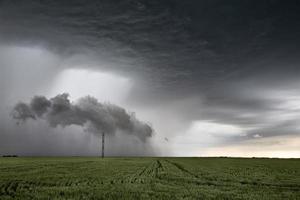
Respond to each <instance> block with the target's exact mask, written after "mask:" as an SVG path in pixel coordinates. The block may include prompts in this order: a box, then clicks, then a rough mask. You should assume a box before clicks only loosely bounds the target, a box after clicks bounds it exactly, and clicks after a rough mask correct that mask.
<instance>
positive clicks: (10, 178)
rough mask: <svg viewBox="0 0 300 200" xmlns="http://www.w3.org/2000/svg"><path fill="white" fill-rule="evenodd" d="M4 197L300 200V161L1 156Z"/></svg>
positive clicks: (0, 186) (0, 180)
mask: <svg viewBox="0 0 300 200" xmlns="http://www.w3.org/2000/svg"><path fill="white" fill-rule="evenodd" d="M0 199H1V200H4V199H22V200H23V199H300V159H290V160H284V159H239V158H104V159H101V158H76V157H74V158H0Z"/></svg>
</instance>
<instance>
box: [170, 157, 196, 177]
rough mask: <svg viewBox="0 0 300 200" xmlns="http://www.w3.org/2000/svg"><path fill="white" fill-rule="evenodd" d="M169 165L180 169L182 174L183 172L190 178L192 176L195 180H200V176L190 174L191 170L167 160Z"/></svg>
mask: <svg viewBox="0 0 300 200" xmlns="http://www.w3.org/2000/svg"><path fill="white" fill-rule="evenodd" d="M165 161H166V162H167V163H169V164H171V165H173V166H174V167H175V168H176V169H178V170H179V171H180V172H182V173H183V174H188V175H189V176H192V177H193V178H199V176H198V175H196V174H194V173H192V172H190V171H189V170H187V169H186V168H184V167H183V166H182V165H180V164H178V163H175V162H171V161H169V160H165Z"/></svg>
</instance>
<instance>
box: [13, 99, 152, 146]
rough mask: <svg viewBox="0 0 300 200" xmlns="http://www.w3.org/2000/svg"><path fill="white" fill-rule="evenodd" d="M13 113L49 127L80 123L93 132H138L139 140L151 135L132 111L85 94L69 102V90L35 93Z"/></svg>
mask: <svg viewBox="0 0 300 200" xmlns="http://www.w3.org/2000/svg"><path fill="white" fill-rule="evenodd" d="M12 117H13V118H14V119H16V120H18V123H19V122H25V121H26V120H28V119H33V120H37V119H44V120H46V121H47V122H48V123H49V125H50V126H51V127H57V126H59V125H60V126H62V127H66V126H70V125H78V126H82V127H83V128H84V130H85V131H88V132H90V133H93V134H102V132H104V133H105V134H108V135H114V134H115V133H116V132H117V131H120V132H121V133H124V134H127V135H134V136H137V137H138V138H139V139H140V140H141V141H142V142H145V141H146V140H147V138H149V137H151V136H152V135H153V132H154V130H153V128H152V127H151V126H150V125H148V124H147V123H144V122H142V121H140V120H138V119H137V118H136V117H135V114H134V113H129V112H127V111H126V110H125V109H124V108H121V107H119V106H117V105H113V104H109V103H100V102H99V101H98V100H97V99H96V98H94V97H91V96H86V97H83V98H80V99H79V100H78V101H77V102H71V101H70V99H69V94H67V93H63V94H59V95H57V96H55V97H53V98H51V99H47V98H46V97H44V96H35V97H33V99H32V100H31V102H30V103H23V102H21V103H18V104H17V105H15V107H14V109H13V111H12Z"/></svg>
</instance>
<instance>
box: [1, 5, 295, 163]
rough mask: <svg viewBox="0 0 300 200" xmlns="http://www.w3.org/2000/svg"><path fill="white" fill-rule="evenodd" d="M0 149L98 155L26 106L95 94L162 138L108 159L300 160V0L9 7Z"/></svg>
mask: <svg viewBox="0 0 300 200" xmlns="http://www.w3.org/2000/svg"><path fill="white" fill-rule="evenodd" d="M0 24H1V26H0V102H1V105H0V154H18V155H99V150H100V140H99V137H98V136H97V135H95V134H90V133H89V132H87V131H85V130H84V129H82V128H81V127H79V126H76V125H72V126H68V127H65V128H63V127H60V126H58V127H56V128H53V127H51V126H49V125H48V124H47V123H46V122H45V120H43V119H39V120H27V121H26V122H25V123H21V124H19V125H17V124H16V121H15V120H14V119H12V117H11V111H12V109H13V107H14V105H15V104H16V103H18V102H27V103H28V102H30V101H31V99H32V98H33V97H34V96H35V95H44V96H46V97H47V98H52V97H54V96H56V95H58V94H61V93H69V95H70V99H71V101H72V102H74V103H76V101H77V100H78V99H79V98H80V97H83V96H86V95H90V96H93V97H95V98H97V99H98V100H99V101H100V102H110V103H113V104H116V105H118V106H121V107H123V108H125V109H126V110H127V111H128V112H134V113H135V115H136V117H137V118H138V119H139V120H141V121H144V122H145V123H148V124H150V125H151V126H152V127H153V129H154V130H155V133H154V134H153V135H152V137H149V138H148V139H147V141H140V140H138V139H137V138H135V136H132V135H126V134H125V135H124V134H119V135H118V134H117V135H115V136H114V137H111V138H109V139H108V141H107V146H106V148H107V149H106V152H107V154H109V155H157V156H271V157H300V132H299V131H300V123H299V122H300V90H299V88H300V79H299V77H300V66H299V64H300V2H299V1H296V0H290V1H284V0H244V1H240V0H202V1H199V0H189V1H182V0H151V1H150V0H122V1H121V0H120V1H119V0H101V1H92V0H85V1H82V0H74V1H72V2H71V1H67V0H65V1H64V0H57V1H55V0H54V1H47V0H45V1H43V0H42V1H37V0H36V1H35V0H26V1H25V0H24V1H23V0H0Z"/></svg>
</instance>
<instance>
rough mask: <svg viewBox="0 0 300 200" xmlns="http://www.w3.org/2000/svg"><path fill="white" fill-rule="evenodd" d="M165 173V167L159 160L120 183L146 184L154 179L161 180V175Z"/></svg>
mask: <svg viewBox="0 0 300 200" xmlns="http://www.w3.org/2000/svg"><path fill="white" fill-rule="evenodd" d="M163 171H164V167H163V165H162V163H161V161H159V160H155V161H153V162H151V163H150V164H149V165H147V166H145V167H143V168H141V169H140V170H138V171H137V172H136V173H134V174H132V175H129V176H127V177H125V178H124V179H122V180H120V181H118V183H142V184H143V183H146V182H149V181H151V180H153V179H157V178H158V179H159V178H160V176H159V174H160V173H161V172H163Z"/></svg>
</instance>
